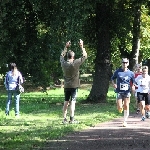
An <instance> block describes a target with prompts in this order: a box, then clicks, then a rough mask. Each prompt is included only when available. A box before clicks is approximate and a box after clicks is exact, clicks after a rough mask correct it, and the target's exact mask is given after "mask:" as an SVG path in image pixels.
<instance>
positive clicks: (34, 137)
mask: <svg viewBox="0 0 150 150" xmlns="http://www.w3.org/2000/svg"><path fill="white" fill-rule="evenodd" d="M0 3H1V5H0V75H1V97H0V99H1V113H0V116H1V117H0V119H1V120H0V123H1V130H0V132H1V134H0V142H1V143H0V146H1V147H0V148H1V149H14V147H17V148H16V149H25V148H27V149H29V148H31V149H33V148H34V147H38V146H39V145H40V144H43V143H45V142H46V141H48V140H50V139H56V138H58V137H60V136H63V135H64V134H67V133H68V132H69V131H70V132H71V131H74V130H78V129H81V128H82V127H83V128H85V127H87V126H93V125H94V124H96V123H98V122H101V121H106V120H108V119H112V118H113V117H117V116H119V115H120V114H118V113H117V111H116V106H115V93H114V91H113V88H112V87H111V86H110V77H111V75H112V73H113V71H114V70H115V69H116V68H118V67H119V66H120V59H121V58H122V57H127V58H128V59H129V61H130V66H129V67H130V69H131V70H133V69H134V66H135V64H137V63H143V65H148V66H150V61H149V58H150V17H149V16H150V11H149V10H150V1H148V0H111V1H109V0H105V1H104V0H96V1H92V0H82V1H81V0H76V1H73V0H69V1H66V0H51V1H50V0H38V1H37V0H19V1H14V0H2V1H1V2H0ZM79 39H82V40H83V41H84V47H85V48H86V51H87V53H88V59H87V60H86V61H85V63H84V64H83V65H82V67H81V68H80V77H81V88H80V90H79V92H80V93H79V100H78V102H79V104H77V110H76V111H77V114H76V116H77V119H81V124H80V125H72V126H71V125H67V126H60V122H61V119H62V118H61V117H62V116H61V115H62V103H63V88H61V83H62V81H63V75H62V70H61V66H60V62H59V57H60V53H61V51H62V50H63V48H64V46H65V43H66V42H67V41H68V40H71V43H72V45H71V49H72V50H74V51H75V53H76V58H78V57H80V56H81V50H80V48H79V46H78V42H79ZM11 62H15V63H16V64H17V66H18V69H19V70H20V71H21V72H22V74H23V77H24V81H25V82H24V85H23V86H24V87H25V93H23V94H22V96H21V108H20V111H21V117H20V118H19V119H16V118H14V114H13V103H12V113H11V115H10V116H9V117H7V118H6V116H5V114H4V110H5V100H6V91H5V89H4V86H3V83H4V77H5V74H6V72H7V71H8V67H7V66H8V65H7V64H9V63H11ZM59 86H60V87H59ZM83 87H84V88H83ZM133 101H134V100H133ZM133 106H134V104H133V105H131V110H132V109H133ZM102 116H103V117H102ZM104 116H105V117H104ZM91 118H93V119H91ZM8 143H9V144H8Z"/></svg>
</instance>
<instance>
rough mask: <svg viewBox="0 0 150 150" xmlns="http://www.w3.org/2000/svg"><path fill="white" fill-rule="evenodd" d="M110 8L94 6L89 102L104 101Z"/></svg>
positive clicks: (107, 69) (109, 50) (109, 74)
mask: <svg viewBox="0 0 150 150" xmlns="http://www.w3.org/2000/svg"><path fill="white" fill-rule="evenodd" d="M109 24H110V6H108V5H107V4H106V3H97V4H96V31H97V33H96V37H97V43H96V44H97V53H96V59H95V73H94V77H93V85H92V89H91V92H90V95H89V97H88V99H87V100H88V101H90V102H104V101H106V97H107V92H108V87H109V80H110V76H111V44H110V41H111V39H110V37H111V36H110V26H109Z"/></svg>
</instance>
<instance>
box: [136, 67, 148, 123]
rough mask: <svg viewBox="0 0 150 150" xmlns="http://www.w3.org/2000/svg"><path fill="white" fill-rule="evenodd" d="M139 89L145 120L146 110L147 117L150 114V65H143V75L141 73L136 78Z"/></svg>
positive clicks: (141, 109)
mask: <svg viewBox="0 0 150 150" xmlns="http://www.w3.org/2000/svg"><path fill="white" fill-rule="evenodd" d="M135 81H136V83H137V85H138V90H139V92H140V94H139V97H140V111H141V114H142V120H141V121H145V110H146V112H147V114H146V117H147V118H148V117H149V115H150V96H149V95H150V76H149V75H148V67H147V66H143V67H142V75H139V76H138V77H137V78H136V79H135Z"/></svg>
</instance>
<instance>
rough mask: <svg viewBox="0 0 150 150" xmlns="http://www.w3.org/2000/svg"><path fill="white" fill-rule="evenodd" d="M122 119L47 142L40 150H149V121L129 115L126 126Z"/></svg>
mask: <svg viewBox="0 0 150 150" xmlns="http://www.w3.org/2000/svg"><path fill="white" fill-rule="evenodd" d="M122 121H123V117H121V118H117V119H114V120H112V121H110V122H105V123H101V124H98V125H96V126H95V127H91V128H89V129H86V130H83V131H80V132H74V133H71V134H68V135H67V136H65V137H62V138H61V139H59V140H52V141H48V142H47V144H46V145H45V147H44V148H41V149H40V150H150V119H146V120H145V121H144V122H143V121H141V116H140V115H135V114H131V115H130V116H129V118H128V126H127V127H122Z"/></svg>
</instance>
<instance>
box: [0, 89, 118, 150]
mask: <svg viewBox="0 0 150 150" xmlns="http://www.w3.org/2000/svg"><path fill="white" fill-rule="evenodd" d="M89 92H90V87H87V88H85V89H81V90H79V92H78V100H77V101H78V102H77V104H76V111H75V117H76V119H77V120H79V121H80V123H79V124H67V125H63V124H62V123H61V122H62V107H63V101H64V95H63V89H61V88H60V89H55V90H50V91H48V95H46V94H45V93H42V92H30V93H24V94H22V95H21V101H20V117H19V118H15V116H14V101H12V104H11V106H12V107H11V111H10V116H7V117H6V116H5V113H4V112H5V104H6V93H4V92H1V93H0V95H1V96H0V105H1V108H0V126H1V127H0V149H5V150H25V149H27V150H29V149H34V148H37V147H42V146H43V145H44V144H45V142H46V141H48V140H51V139H58V138H60V137H61V136H64V135H66V134H67V133H69V132H73V131H77V130H81V129H85V128H88V127H90V126H94V125H95V124H97V123H100V122H104V121H108V120H110V119H113V118H116V117H118V116H120V115H121V114H118V112H117V110H116V102H115V94H114V92H113V88H111V87H110V89H109V92H108V103H103V104H81V103H80V102H81V101H83V100H84V99H85V98H86V97H87V96H88V94H89ZM68 114H69V112H68Z"/></svg>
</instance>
